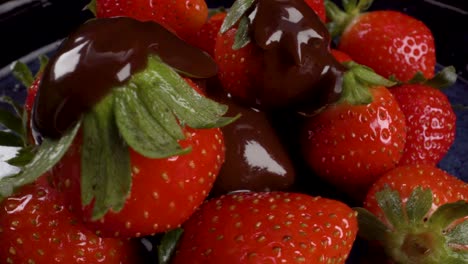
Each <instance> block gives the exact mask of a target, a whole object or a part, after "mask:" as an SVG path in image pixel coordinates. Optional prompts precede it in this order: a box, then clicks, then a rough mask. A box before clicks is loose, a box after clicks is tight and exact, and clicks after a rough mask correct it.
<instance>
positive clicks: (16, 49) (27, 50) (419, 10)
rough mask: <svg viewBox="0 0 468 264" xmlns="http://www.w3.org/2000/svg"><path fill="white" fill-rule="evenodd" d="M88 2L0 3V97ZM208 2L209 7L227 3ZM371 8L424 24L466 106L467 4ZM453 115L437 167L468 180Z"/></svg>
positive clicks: (442, 0) (14, 91)
mask: <svg viewBox="0 0 468 264" xmlns="http://www.w3.org/2000/svg"><path fill="white" fill-rule="evenodd" d="M334 1H335V2H337V1H336V0H334ZM87 2H88V0H68V1H63V0H11V1H4V0H0V37H1V40H2V41H1V42H0V43H1V46H0V47H1V55H0V95H8V96H11V97H13V98H14V99H15V100H17V101H18V102H23V101H24V98H25V88H24V87H22V86H20V85H19V84H18V83H17V81H16V80H15V79H14V78H13V77H12V76H11V74H10V69H9V65H10V64H11V62H13V61H14V60H17V59H21V60H22V61H23V62H26V63H27V64H28V65H29V66H30V67H31V68H32V69H37V68H38V61H37V57H38V56H39V55H40V54H44V53H45V54H48V55H51V54H52V53H53V51H54V49H55V48H56V47H57V45H58V43H59V41H60V39H62V38H64V37H66V35H67V34H68V32H70V31H72V30H73V29H74V28H76V27H77V26H78V25H79V24H81V23H82V22H84V21H86V19H89V18H90V17H91V14H90V13H89V12H88V11H83V7H84V6H85V5H86V4H87ZM207 2H208V4H209V5H210V6H212V7H214V6H216V5H219V4H220V3H229V2H231V1H221V0H207ZM372 9H394V10H400V11H404V12H406V13H408V14H410V15H412V16H414V17H416V18H419V19H421V20H422V21H424V22H425V23H426V25H428V27H429V28H430V29H431V30H432V32H433V34H434V36H435V40H436V50H437V61H438V63H439V65H438V66H439V67H442V66H448V65H454V66H455V67H456V68H457V70H458V73H459V76H460V78H459V79H458V81H457V83H456V84H455V85H453V86H452V87H450V88H449V89H447V90H445V91H444V92H445V93H446V94H447V96H448V98H449V100H450V101H451V102H452V104H454V105H462V106H468V82H467V81H466V79H468V65H467V64H468V48H467V47H468V27H467V26H466V25H468V1H466V0H412V1H409V0H375V1H374V4H373V6H372ZM465 108H466V107H465ZM455 112H456V114H457V131H456V133H457V134H456V140H455V143H454V145H453V146H452V148H451V149H450V151H449V153H448V154H447V156H446V157H445V158H444V159H443V160H442V161H441V162H440V164H439V166H440V167H441V168H442V169H444V170H446V171H448V172H450V173H451V174H453V175H455V176H457V177H459V178H461V179H463V180H464V181H466V182H468V110H463V109H462V108H461V107H460V108H458V107H456V108H455ZM367 250H368V249H367V246H366V245H365V244H363V243H362V242H360V241H359V242H358V243H356V247H355V248H354V249H353V252H352V254H351V257H350V259H349V261H348V262H347V263H364V262H365V263H375V262H372V261H371V262H367V261H363V256H365V255H367V253H368V252H366V251H367ZM366 258H367V257H366Z"/></svg>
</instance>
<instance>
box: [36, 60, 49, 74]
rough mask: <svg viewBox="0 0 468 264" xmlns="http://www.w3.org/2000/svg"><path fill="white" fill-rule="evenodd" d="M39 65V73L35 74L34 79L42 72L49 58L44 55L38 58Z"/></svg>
mask: <svg viewBox="0 0 468 264" xmlns="http://www.w3.org/2000/svg"><path fill="white" fill-rule="evenodd" d="M39 63H40V66H39V71H38V72H37V74H36V76H35V77H36V78H37V76H38V75H39V74H41V72H43V71H44V69H45V67H46V66H47V64H48V63H49V58H48V57H47V56H46V55H41V56H39Z"/></svg>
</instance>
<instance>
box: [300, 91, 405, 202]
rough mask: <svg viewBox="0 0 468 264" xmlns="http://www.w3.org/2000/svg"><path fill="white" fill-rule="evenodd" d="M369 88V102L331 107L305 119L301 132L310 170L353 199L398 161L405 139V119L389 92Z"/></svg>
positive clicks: (360, 196) (360, 195)
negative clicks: (370, 100)
mask: <svg viewBox="0 0 468 264" xmlns="http://www.w3.org/2000/svg"><path fill="white" fill-rule="evenodd" d="M370 91H371V93H372V95H373V97H374V100H373V102H372V103H370V104H368V105H357V106H353V105H350V104H349V103H338V104H334V105H331V106H329V107H327V108H326V109H325V110H324V111H322V112H320V113H319V114H317V115H315V116H313V117H310V119H309V120H306V123H305V127H304V130H303V135H302V136H303V138H302V147H303V152H304V157H305V160H306V161H307V162H308V164H309V165H310V166H311V168H312V169H313V170H314V171H315V172H316V173H317V174H318V175H319V176H320V177H322V178H324V179H325V180H327V181H329V182H331V183H332V184H334V185H335V186H337V187H338V188H339V189H341V190H343V191H345V192H347V193H348V194H350V195H352V196H353V197H354V198H356V199H361V198H364V197H362V196H363V195H365V193H366V192H367V189H368V188H369V187H370V186H371V184H372V183H373V182H374V181H376V180H377V179H378V177H379V176H380V175H381V174H383V173H385V172H386V171H388V170H390V169H392V168H394V167H395V166H396V165H397V164H398V162H399V160H400V158H401V156H402V153H403V148H404V145H405V138H406V125H405V117H404V115H403V112H402V111H401V109H400V108H399V106H398V104H397V102H396V101H395V99H394V98H393V96H392V94H391V93H390V91H388V89H387V88H385V87H375V88H371V89H370Z"/></svg>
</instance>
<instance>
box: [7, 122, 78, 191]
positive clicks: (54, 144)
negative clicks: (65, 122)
mask: <svg viewBox="0 0 468 264" xmlns="http://www.w3.org/2000/svg"><path fill="white" fill-rule="evenodd" d="M79 127H80V123H79V122H78V123H77V124H76V125H75V126H74V127H73V128H72V129H70V130H68V131H67V132H66V133H65V134H64V135H63V136H62V137H61V138H60V139H58V140H55V139H49V138H45V139H44V141H43V142H42V144H41V145H40V146H39V147H38V148H37V152H36V155H35V156H34V158H33V159H32V160H31V162H29V163H28V164H27V165H25V166H24V167H23V168H22V170H21V172H20V173H18V174H16V175H13V176H11V177H6V178H2V179H0V196H3V197H7V196H10V195H11V194H13V192H14V190H15V189H16V188H17V187H20V186H23V185H26V184H29V183H32V182H34V181H35V180H36V179H37V178H39V177H40V176H41V175H43V174H44V173H45V172H47V171H48V170H50V169H51V168H52V167H53V166H54V165H55V164H57V162H59V161H60V159H61V158H62V157H63V155H64V154H65V153H66V151H67V150H68V148H69V147H70V144H71V143H72V142H73V139H74V138H75V136H76V133H77V132H78V128H79Z"/></svg>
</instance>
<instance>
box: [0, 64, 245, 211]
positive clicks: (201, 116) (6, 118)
mask: <svg viewBox="0 0 468 264" xmlns="http://www.w3.org/2000/svg"><path fill="white" fill-rule="evenodd" d="M20 68H23V67H20ZM23 76H26V77H27V78H24V79H25V80H29V81H30V80H31V78H29V77H30V76H29V75H28V74H23ZM12 102H13V101H12ZM13 105H14V106H15V109H16V110H17V111H19V113H18V114H19V116H24V117H25V118H26V119H27V117H26V116H25V113H24V112H25V111H24V110H23V108H22V107H21V106H19V105H16V104H13ZM226 112H227V106H225V105H221V104H218V103H217V102H215V101H212V100H210V99H208V98H206V97H204V96H203V95H201V94H199V93H198V92H197V91H195V89H193V88H192V87H191V86H190V85H189V84H188V83H187V82H186V81H185V80H184V79H183V78H182V77H181V76H180V75H179V74H178V73H177V71H176V70H175V69H173V68H171V67H170V66H168V65H167V64H165V63H164V62H163V61H161V60H160V59H159V57H156V56H150V57H149V58H148V63H147V67H146V69H144V70H143V71H141V72H139V73H136V74H134V75H133V76H132V77H131V79H130V80H129V81H128V82H127V83H126V84H125V85H124V86H122V87H115V88H114V89H112V91H111V92H110V93H109V94H108V95H107V96H106V97H104V98H103V99H102V100H101V101H100V102H99V103H97V104H96V105H95V106H94V107H93V108H92V109H91V110H90V111H88V112H87V113H85V114H84V115H83V118H82V119H81V120H80V121H79V122H78V123H77V124H76V125H75V126H74V127H72V128H71V129H69V131H67V132H66V133H64V135H63V136H62V137H61V138H60V139H49V138H44V140H43V142H42V143H41V144H40V145H38V146H30V145H29V144H26V143H23V140H22V139H24V140H26V139H27V137H26V135H27V133H24V132H23V130H24V129H25V128H23V127H22V125H23V124H25V122H24V121H22V120H21V118H15V119H13V118H12V116H13V115H11V114H9V115H7V114H5V115H2V113H3V112H0V121H1V122H2V123H4V124H5V125H7V127H8V128H9V129H10V131H8V135H10V136H11V135H13V136H15V137H18V138H19V139H18V144H15V146H16V145H18V149H19V150H18V151H17V154H16V157H14V158H13V159H11V160H9V161H7V162H9V164H10V165H14V166H17V171H16V172H15V173H13V174H12V175H7V176H6V177H3V178H0V198H2V197H3V198H4V197H8V196H10V195H12V194H13V193H14V191H15V189H16V188H18V187H20V186H23V185H25V184H28V183H32V182H34V181H35V180H36V179H37V178H39V177H40V176H41V175H43V174H44V173H45V172H47V171H49V170H50V169H51V168H52V167H53V166H54V165H55V164H57V163H58V162H59V161H60V160H61V158H62V157H63V155H64V154H65V153H66V152H67V150H68V148H69V147H70V146H71V144H72V142H73V140H74V138H75V137H76V135H77V134H78V130H79V129H80V128H82V131H83V133H82V135H83V145H82V148H81V192H82V193H81V197H82V204H83V205H89V204H93V211H92V219H93V220H97V219H100V218H101V217H103V216H104V215H105V214H106V213H107V212H108V211H110V210H112V211H115V212H117V211H120V210H121V209H122V208H123V206H124V204H125V201H126V199H127V197H128V195H129V193H130V189H131V182H132V176H131V174H132V168H131V162H130V152H129V147H130V148H132V149H133V150H134V151H136V152H138V153H139V154H141V155H142V156H145V157H147V158H168V157H171V156H175V155H181V154H185V153H188V152H190V151H191V148H190V146H189V147H181V145H180V144H179V141H180V140H183V139H185V136H186V135H185V132H184V129H185V127H191V128H195V129H208V128H215V127H221V126H224V125H227V124H229V123H231V122H233V121H235V120H236V119H237V118H238V117H239V116H236V117H232V118H230V117H224V116H223V115H224V114H225V113H226ZM2 116H3V117H2ZM13 128H15V130H13ZM16 130H18V131H16ZM5 133H6V132H5ZM18 135H19V136H18ZM1 136H2V135H1V134H0V141H1V140H2V139H1ZM9 142H16V141H11V140H10V141H9ZM20 147H21V148H20ZM18 171H19V172H18Z"/></svg>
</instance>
